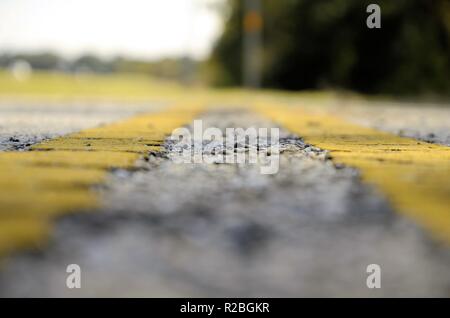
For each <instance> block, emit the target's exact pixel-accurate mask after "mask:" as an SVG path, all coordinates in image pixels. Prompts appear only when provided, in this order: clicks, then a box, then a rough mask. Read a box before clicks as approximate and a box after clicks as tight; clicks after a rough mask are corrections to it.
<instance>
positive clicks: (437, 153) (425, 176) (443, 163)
mask: <svg viewBox="0 0 450 318" xmlns="http://www.w3.org/2000/svg"><path fill="white" fill-rule="evenodd" d="M255 109H257V111H259V112H262V113H263V114H265V115H266V116H268V117H269V118H271V119H273V120H274V121H276V122H277V123H279V124H280V125H282V126H283V127H285V128H286V129H288V130H290V131H292V132H293V133H296V134H298V135H299V136H301V137H303V138H304V140H305V142H307V143H309V144H312V145H314V146H317V147H319V148H322V149H325V150H329V151H330V154H331V157H332V159H333V161H334V162H335V163H341V164H345V165H348V166H351V167H355V168H357V169H359V170H360V172H361V175H362V178H363V180H364V181H366V182H368V183H371V184H374V185H375V186H376V187H377V188H378V189H379V190H381V192H382V193H384V194H385V195H386V197H387V198H388V199H389V200H390V202H391V203H392V204H393V206H394V207H395V208H396V210H398V211H399V212H400V213H402V214H404V215H406V216H408V217H410V218H411V219H413V220H414V221H415V222H416V223H418V224H419V225H421V226H422V227H423V228H425V229H427V230H429V231H430V232H431V234H432V235H433V236H434V237H435V238H436V239H438V240H441V241H444V242H446V243H450V147H446V146H441V145H435V144H430V143H426V142H421V141H418V140H415V139H412V138H404V137H399V136H396V135H393V134H390V133H386V132H381V131H378V130H375V129H371V128H366V127H362V126H359V125H355V124H352V123H349V122H348V121H345V120H343V119H340V118H338V117H336V116H331V115H329V114H326V113H324V112H321V111H320V110H317V111H315V112H314V111H312V110H308V111H306V110H305V109H303V108H301V107H299V106H294V105H274V104H271V105H266V104H259V105H257V106H256V108H255Z"/></svg>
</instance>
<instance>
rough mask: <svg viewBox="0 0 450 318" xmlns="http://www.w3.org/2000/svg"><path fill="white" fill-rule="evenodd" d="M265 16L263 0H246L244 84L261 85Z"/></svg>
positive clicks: (247, 85)
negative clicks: (262, 5)
mask: <svg viewBox="0 0 450 318" xmlns="http://www.w3.org/2000/svg"><path fill="white" fill-rule="evenodd" d="M262 28H263V17H262V8H261V0H244V21H243V34H244V35H243V41H244V43H243V52H242V53H243V56H242V64H243V79H242V80H243V84H244V86H245V87H248V88H259V87H261V66H262Z"/></svg>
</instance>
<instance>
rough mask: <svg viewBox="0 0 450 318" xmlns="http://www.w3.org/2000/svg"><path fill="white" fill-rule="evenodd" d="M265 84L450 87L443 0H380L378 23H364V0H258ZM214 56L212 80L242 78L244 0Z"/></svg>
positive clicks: (396, 89)
mask: <svg viewBox="0 0 450 318" xmlns="http://www.w3.org/2000/svg"><path fill="white" fill-rule="evenodd" d="M262 2H263V7H264V24H265V26H264V66H263V68H264V69H263V84H264V86H265V87H273V88H283V89H290V90H298V89H316V88H324V87H334V88H344V89H354V90H358V91H361V92H366V93H390V94H411V93H444V94H449V92H450V76H449V74H450V4H449V1H448V0H395V1H392V0H379V1H376V3H377V4H379V5H380V7H381V10H382V28H381V29H368V28H367V26H366V19H367V17H368V15H369V14H368V13H366V7H367V5H368V4H370V3H374V1H365V0H262ZM229 5H230V7H231V14H230V15H229V17H228V18H227V21H226V27H225V31H224V33H223V35H222V37H221V38H220V39H219V41H218V42H217V44H216V46H215V49H214V51H213V55H212V58H211V61H210V63H211V65H214V67H215V70H216V81H215V84H221V85H239V84H240V81H241V46H242V44H241V43H242V31H241V30H242V15H243V10H242V1H240V0H230V1H229Z"/></svg>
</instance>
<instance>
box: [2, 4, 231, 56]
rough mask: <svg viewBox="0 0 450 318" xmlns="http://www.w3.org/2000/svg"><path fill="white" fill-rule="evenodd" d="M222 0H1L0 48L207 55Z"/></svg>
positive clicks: (69, 53) (69, 52)
mask: <svg viewBox="0 0 450 318" xmlns="http://www.w3.org/2000/svg"><path fill="white" fill-rule="evenodd" d="M223 2H224V0H0V51H5V50H10V51H11V50H13V51H24V50H26V51H36V50H52V51H55V52H57V53H61V54H64V55H66V56H69V57H73V56H76V55H79V54H82V53H88V52H89V53H95V54H98V55H101V56H103V57H108V56H114V55H117V54H125V55H128V56H132V57H138V58H147V59H155V58H159V57H164V56H176V55H182V54H186V53H187V54H188V55H190V56H193V57H196V58H202V57H205V56H206V55H207V54H208V53H209V51H210V49H211V46H212V44H213V42H214V40H215V38H216V37H217V36H218V35H219V34H220V31H221V28H222V23H221V19H220V12H219V11H218V10H214V9H212V8H211V7H212V6H213V5H215V4H220V3H223Z"/></svg>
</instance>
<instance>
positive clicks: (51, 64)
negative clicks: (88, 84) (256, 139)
mask: <svg viewBox="0 0 450 318" xmlns="http://www.w3.org/2000/svg"><path fill="white" fill-rule="evenodd" d="M17 61H25V62H27V63H28V64H29V65H30V66H31V68H32V69H34V70H47V71H62V72H68V73H104V74H108V73H137V74H146V75H150V76H154V77H159V78H164V79H177V80H186V81H189V80H192V78H189V77H193V76H194V75H195V72H193V71H192V70H191V69H188V68H194V69H196V68H197V66H198V63H199V62H198V61H195V60H193V59H190V58H183V57H180V58H164V59H160V60H155V61H146V60H139V59H132V58H126V57H115V58H111V59H102V58H100V57H98V56H96V55H93V54H86V55H82V56H79V57H77V58H74V59H66V58H63V57H61V56H59V55H57V54H55V53H51V52H42V53H27V54H24V53H3V54H0V68H9V67H11V66H12V65H13V64H14V63H15V62H17Z"/></svg>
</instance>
